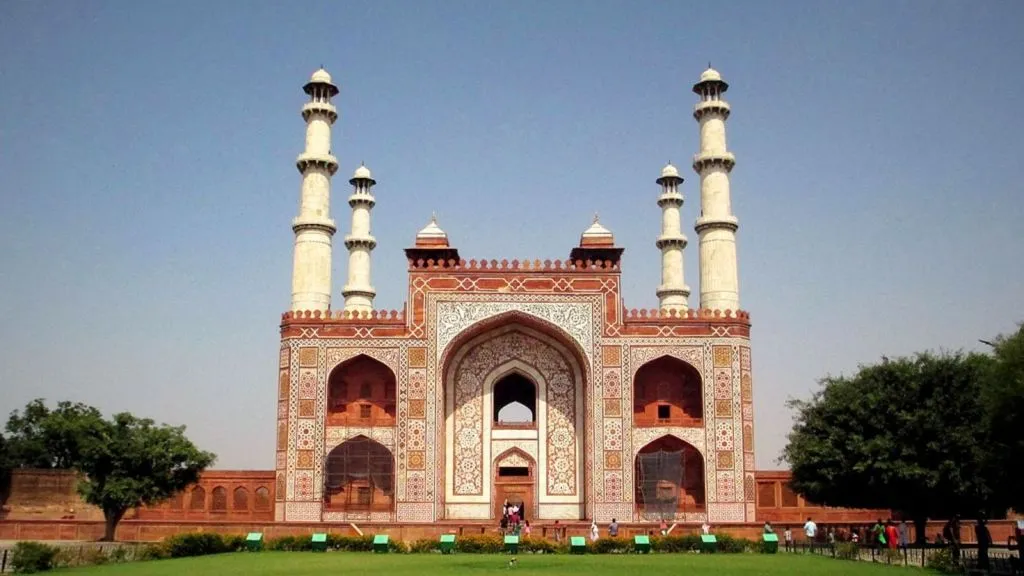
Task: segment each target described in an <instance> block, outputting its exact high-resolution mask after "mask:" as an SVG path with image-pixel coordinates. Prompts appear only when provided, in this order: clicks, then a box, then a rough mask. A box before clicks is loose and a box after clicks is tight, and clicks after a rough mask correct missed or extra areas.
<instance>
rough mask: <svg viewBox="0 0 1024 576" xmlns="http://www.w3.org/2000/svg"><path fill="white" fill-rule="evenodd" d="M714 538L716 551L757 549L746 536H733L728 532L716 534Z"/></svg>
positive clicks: (739, 551)
mask: <svg viewBox="0 0 1024 576" xmlns="http://www.w3.org/2000/svg"><path fill="white" fill-rule="evenodd" d="M716 538H717V539H718V551H719V552H724V553H726V554H739V553H741V552H746V551H748V550H750V551H754V550H756V549H757V545H756V544H755V543H754V542H753V541H752V540H747V539H746V538H734V537H733V536H730V535H728V534H718V535H716ZM698 540H699V538H698Z"/></svg>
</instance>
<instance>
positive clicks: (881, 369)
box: [783, 353, 1005, 539]
mask: <svg viewBox="0 0 1024 576" xmlns="http://www.w3.org/2000/svg"><path fill="white" fill-rule="evenodd" d="M991 362H992V360H991V358H990V357H988V356H984V355H980V354H968V355H964V354H959V353H957V354H943V355H938V356H936V355H932V354H919V355H917V356H915V357H912V358H899V359H896V360H892V361H890V360H888V359H885V360H884V361H883V362H882V363H880V364H876V365H872V366H862V367H861V368H860V369H859V371H858V372H857V373H856V374H855V375H853V376H851V377H827V378H825V379H823V380H822V382H821V384H822V388H821V389H820V390H819V391H817V392H816V393H815V394H814V395H813V396H812V398H811V399H810V400H806V401H801V400H793V401H791V402H790V406H791V407H792V408H793V409H795V412H796V415H795V423H794V426H793V430H792V432H790V434H789V442H788V445H787V446H786V448H785V449H784V451H783V459H784V460H786V461H788V462H789V464H790V466H791V469H792V474H793V480H792V486H793V489H794V490H795V491H796V492H798V493H800V494H802V495H803V496H804V497H805V498H807V499H808V500H809V501H812V502H815V503H818V504H823V505H827V506H837V507H851V508H880V509H888V510H894V511H896V512H898V513H900V514H901V515H904V516H906V517H908V518H910V519H912V520H913V521H914V524H915V526H916V527H917V534H918V538H919V539H921V538H922V537H923V536H924V524H925V522H926V521H927V519H928V518H946V517H951V516H952V515H954V514H961V515H966V516H971V517H973V516H975V515H977V514H978V512H979V511H980V510H983V509H986V508H991V509H992V510H998V509H999V505H1000V504H1001V502H998V501H997V500H998V499H997V498H996V496H997V494H995V493H994V492H993V488H992V486H991V485H990V483H989V482H988V481H987V479H986V477H985V474H984V468H985V464H986V462H987V461H988V454H987V452H986V446H987V445H986V443H985V439H986V437H987V433H986V425H985V414H984V405H983V402H982V400H981V398H982V389H983V388H984V383H983V380H984V378H985V375H986V374H987V372H988V369H989V367H990V365H991ZM1004 510H1005V509H1004Z"/></svg>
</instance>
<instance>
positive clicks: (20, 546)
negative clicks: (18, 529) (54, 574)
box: [11, 542, 60, 574]
mask: <svg viewBox="0 0 1024 576" xmlns="http://www.w3.org/2000/svg"><path fill="white" fill-rule="evenodd" d="M58 552H60V550H59V549H58V548H57V547H56V546H50V545H49V544H43V543H41V542H18V543H16V544H15V545H14V550H13V552H12V554H11V569H12V570H13V571H14V573H16V574H34V573H36V572H42V571H44V570H49V569H51V568H53V561H54V559H55V558H56V557H57V553H58Z"/></svg>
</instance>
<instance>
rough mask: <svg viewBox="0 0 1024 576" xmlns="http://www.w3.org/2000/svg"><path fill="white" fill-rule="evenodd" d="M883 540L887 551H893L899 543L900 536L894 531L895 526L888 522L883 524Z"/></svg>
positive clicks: (890, 521)
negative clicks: (886, 545)
mask: <svg viewBox="0 0 1024 576" xmlns="http://www.w3.org/2000/svg"><path fill="white" fill-rule="evenodd" d="M885 540H886V543H887V544H888V545H889V550H895V549H896V547H897V546H899V543H900V535H899V533H898V532H897V530H896V524H895V523H894V522H893V521H892V520H889V521H888V522H886V524H885Z"/></svg>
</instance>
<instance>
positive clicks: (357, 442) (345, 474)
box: [324, 436, 395, 513]
mask: <svg viewBox="0 0 1024 576" xmlns="http://www.w3.org/2000/svg"><path fill="white" fill-rule="evenodd" d="M394 507H395V458H394V456H393V455H392V454H391V451H390V450H388V449H387V448H385V447H384V446H383V445H382V444H380V443H378V442H375V441H373V440H371V439H369V438H367V437H366V436H356V437H355V438H352V439H349V440H346V441H345V442H343V443H341V444H339V445H338V446H337V447H335V448H334V449H333V450H331V452H330V453H329V454H328V455H327V465H326V467H325V474H324V509H325V510H327V511H332V512H364V513H365V512H393V511H394Z"/></svg>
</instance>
